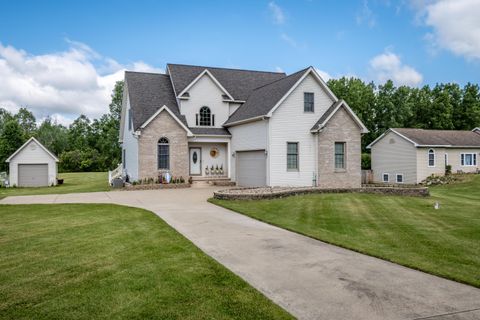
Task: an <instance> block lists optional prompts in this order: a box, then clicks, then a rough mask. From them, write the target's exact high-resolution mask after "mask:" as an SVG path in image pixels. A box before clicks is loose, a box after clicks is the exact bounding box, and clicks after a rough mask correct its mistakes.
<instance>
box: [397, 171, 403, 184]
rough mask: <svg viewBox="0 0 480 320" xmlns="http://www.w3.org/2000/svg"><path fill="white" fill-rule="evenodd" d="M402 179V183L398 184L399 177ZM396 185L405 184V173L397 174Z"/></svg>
mask: <svg viewBox="0 0 480 320" xmlns="http://www.w3.org/2000/svg"><path fill="white" fill-rule="evenodd" d="M399 176H401V177H402V182H398V177H399ZM395 183H405V175H404V174H403V173H396V174H395Z"/></svg>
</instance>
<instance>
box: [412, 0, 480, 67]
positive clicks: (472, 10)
mask: <svg viewBox="0 0 480 320" xmlns="http://www.w3.org/2000/svg"><path fill="white" fill-rule="evenodd" d="M411 5H412V7H413V8H414V9H416V10H417V12H418V16H419V17H420V20H421V21H422V22H423V23H425V24H426V25H427V26H430V27H432V29H433V30H432V33H429V34H427V35H426V37H425V39H427V41H429V43H430V44H431V45H432V46H433V48H443V49H447V50H450V51H452V52H453V53H454V54H456V55H459V56H464V57H466V58H467V59H480V3H479V1H478V0H411Z"/></svg>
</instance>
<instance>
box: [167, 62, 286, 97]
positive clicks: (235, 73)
mask: <svg viewBox="0 0 480 320" xmlns="http://www.w3.org/2000/svg"><path fill="white" fill-rule="evenodd" d="M167 68H168V70H169V74H170V76H171V77H172V82H173V85H174V87H175V92H176V94H177V95H178V94H180V92H182V91H183V90H184V89H185V88H186V87H187V86H188V85H189V84H190V83H191V82H192V81H193V80H195V78H196V77H198V75H200V73H202V72H203V71H204V70H205V69H207V70H208V71H209V72H210V73H211V74H212V75H213V76H214V77H215V78H216V79H217V80H218V82H220V84H221V85H222V86H223V87H224V88H225V89H226V90H227V91H228V93H230V94H231V95H232V96H233V98H234V99H235V100H242V101H245V100H247V98H248V96H249V95H250V93H251V92H252V91H253V90H254V89H255V88H258V87H260V86H263V85H266V84H268V83H271V82H273V81H276V80H279V79H281V78H284V77H286V74H285V73H283V72H267V71H253V70H239V69H228V68H214V67H202V66H191V65H183V64H167Z"/></svg>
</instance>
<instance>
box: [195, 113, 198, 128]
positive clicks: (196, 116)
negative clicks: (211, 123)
mask: <svg viewBox="0 0 480 320" xmlns="http://www.w3.org/2000/svg"><path fill="white" fill-rule="evenodd" d="M195 125H196V126H198V113H197V114H195Z"/></svg>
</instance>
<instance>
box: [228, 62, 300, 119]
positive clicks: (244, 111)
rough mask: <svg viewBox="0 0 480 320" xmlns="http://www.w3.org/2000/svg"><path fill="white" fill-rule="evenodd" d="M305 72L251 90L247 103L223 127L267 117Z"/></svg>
mask: <svg viewBox="0 0 480 320" xmlns="http://www.w3.org/2000/svg"><path fill="white" fill-rule="evenodd" d="M307 70H308V68H307V69H303V70H300V71H298V72H296V73H293V74H291V75H289V76H287V77H284V78H282V79H279V80H277V81H275V82H272V83H269V84H267V85H264V86H262V87H259V88H257V89H255V90H253V92H252V94H251V95H250V97H248V99H247V101H246V102H245V103H244V104H243V105H242V106H241V107H240V108H238V109H237V110H236V111H235V112H234V113H233V114H232V115H231V116H230V118H228V120H227V121H226V122H225V124H224V125H230V124H233V123H235V122H239V121H244V120H247V119H252V118H256V117H260V116H264V115H267V114H268V113H269V112H270V110H272V108H273V107H274V106H275V105H276V104H277V103H278V102H279V101H280V99H282V98H283V97H284V96H285V95H286V94H287V92H288V91H289V90H290V89H291V88H292V87H293V86H294V85H295V84H296V83H297V82H298V81H299V80H300V78H302V76H303V75H304V74H305V72H306V71H307Z"/></svg>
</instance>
